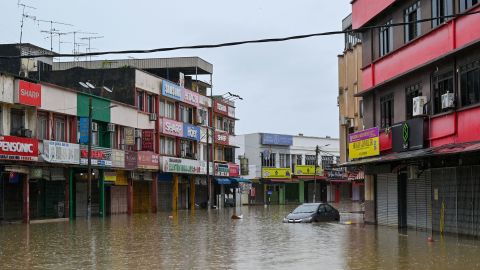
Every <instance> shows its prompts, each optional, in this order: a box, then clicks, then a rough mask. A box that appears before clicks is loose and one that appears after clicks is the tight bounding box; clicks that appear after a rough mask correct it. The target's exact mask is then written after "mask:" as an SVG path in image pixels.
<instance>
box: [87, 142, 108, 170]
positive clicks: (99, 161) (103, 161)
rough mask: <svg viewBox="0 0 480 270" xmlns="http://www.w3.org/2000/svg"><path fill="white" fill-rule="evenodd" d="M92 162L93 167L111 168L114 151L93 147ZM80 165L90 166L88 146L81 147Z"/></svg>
mask: <svg viewBox="0 0 480 270" xmlns="http://www.w3.org/2000/svg"><path fill="white" fill-rule="evenodd" d="M90 160H91V163H92V165H93V166H101V167H111V166H112V149H110V148H103V147H96V146H92V152H91V155H90ZM80 164H81V165H87V164H88V149H87V146H85V145H81V146H80Z"/></svg>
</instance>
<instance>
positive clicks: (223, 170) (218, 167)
mask: <svg viewBox="0 0 480 270" xmlns="http://www.w3.org/2000/svg"><path fill="white" fill-rule="evenodd" d="M214 168H215V175H216V176H229V175H230V169H229V168H228V164H222V163H215V165H214Z"/></svg>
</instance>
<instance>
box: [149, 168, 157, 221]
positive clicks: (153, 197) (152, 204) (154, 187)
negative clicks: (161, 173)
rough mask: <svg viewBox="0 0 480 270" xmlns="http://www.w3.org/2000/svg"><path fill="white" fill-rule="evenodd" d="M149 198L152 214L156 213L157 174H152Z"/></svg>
mask: <svg viewBox="0 0 480 270" xmlns="http://www.w3.org/2000/svg"><path fill="white" fill-rule="evenodd" d="M150 198H151V202H150V204H151V206H152V213H157V210H158V179H157V173H156V172H155V173H153V181H152V195H151V196H150Z"/></svg>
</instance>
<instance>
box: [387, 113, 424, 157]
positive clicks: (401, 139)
mask: <svg viewBox="0 0 480 270" xmlns="http://www.w3.org/2000/svg"><path fill="white" fill-rule="evenodd" d="M426 128H427V125H425V120H424V119H423V118H413V119H410V120H408V121H406V122H403V123H400V124H398V125H395V126H393V127H392V144H393V145H392V146H393V151H394V152H403V151H409V150H417V149H422V148H424V147H425V136H426V134H428V132H427V130H426Z"/></svg>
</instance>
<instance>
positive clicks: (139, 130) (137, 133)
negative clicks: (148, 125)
mask: <svg viewBox="0 0 480 270" xmlns="http://www.w3.org/2000/svg"><path fill="white" fill-rule="evenodd" d="M141 137H142V130H141V129H135V138H141Z"/></svg>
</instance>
